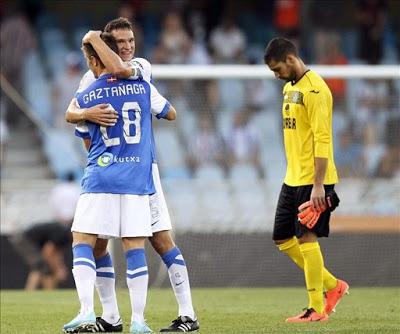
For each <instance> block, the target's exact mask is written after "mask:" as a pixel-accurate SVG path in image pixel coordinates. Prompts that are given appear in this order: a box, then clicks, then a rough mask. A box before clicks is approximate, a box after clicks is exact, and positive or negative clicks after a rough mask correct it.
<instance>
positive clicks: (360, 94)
mask: <svg viewBox="0 0 400 334" xmlns="http://www.w3.org/2000/svg"><path fill="white" fill-rule="evenodd" d="M389 94H390V87H389V84H388V82H387V81H385V80H368V79H364V80H360V81H359V82H357V85H356V89H355V91H354V95H353V96H352V97H354V98H355V99H356V101H357V106H356V108H355V109H354V110H352V115H351V116H352V119H353V123H354V125H355V129H354V130H355V132H356V135H357V136H359V137H364V138H365V134H364V129H365V127H367V126H370V127H373V128H375V130H374V132H375V133H376V136H377V140H378V141H380V142H383V140H384V137H383V134H384V132H385V124H386V119H387V117H388V115H389V108H390V102H391V101H390V95H389ZM370 130H371V129H370ZM370 130H367V131H370ZM367 136H368V135H367Z"/></svg>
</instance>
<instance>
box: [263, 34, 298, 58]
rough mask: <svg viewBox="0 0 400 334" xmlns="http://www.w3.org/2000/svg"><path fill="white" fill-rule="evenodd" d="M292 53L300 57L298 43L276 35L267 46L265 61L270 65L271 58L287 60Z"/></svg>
mask: <svg viewBox="0 0 400 334" xmlns="http://www.w3.org/2000/svg"><path fill="white" fill-rule="evenodd" d="M290 54H291V55H294V56H296V57H298V52H297V48H296V45H294V44H293V43H292V42H291V41H289V40H288V39H286V38H283V37H276V38H274V39H272V40H271V41H270V42H269V43H268V45H267V47H266V48H265V53H264V63H265V64H267V65H268V63H269V62H270V61H271V60H275V61H285V60H286V57H287V56H288V55H290Z"/></svg>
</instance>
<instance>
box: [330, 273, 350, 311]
mask: <svg viewBox="0 0 400 334" xmlns="http://www.w3.org/2000/svg"><path fill="white" fill-rule="evenodd" d="M345 294H349V285H348V284H347V283H346V282H345V281H342V280H340V279H338V280H337V285H336V287H335V288H333V289H332V290H329V291H327V292H325V298H326V299H325V313H326V314H331V313H332V312H335V307H336V306H337V305H338V304H339V302H340V300H341V299H342V298H343V296H344V295H345Z"/></svg>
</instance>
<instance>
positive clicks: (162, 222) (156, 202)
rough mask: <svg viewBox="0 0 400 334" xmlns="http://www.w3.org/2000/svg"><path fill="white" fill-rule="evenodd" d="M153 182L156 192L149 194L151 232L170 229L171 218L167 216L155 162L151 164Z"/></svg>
mask: <svg viewBox="0 0 400 334" xmlns="http://www.w3.org/2000/svg"><path fill="white" fill-rule="evenodd" d="M152 171H153V182H154V186H155V188H156V193H155V194H153V195H151V196H150V209H151V231H152V232H153V233H156V232H159V231H169V230H172V225H171V218H170V216H169V212H168V207H167V203H166V202H165V197H164V192H163V190H162V187H161V181H160V173H159V172H158V166H157V164H154V163H153V165H152Z"/></svg>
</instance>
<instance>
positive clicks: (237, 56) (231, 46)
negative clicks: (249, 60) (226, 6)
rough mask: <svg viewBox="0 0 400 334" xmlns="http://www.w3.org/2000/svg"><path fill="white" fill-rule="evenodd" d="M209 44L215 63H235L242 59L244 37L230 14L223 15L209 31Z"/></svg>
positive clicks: (244, 44) (244, 43)
mask: <svg viewBox="0 0 400 334" xmlns="http://www.w3.org/2000/svg"><path fill="white" fill-rule="evenodd" d="M210 46H211V50H212V54H213V57H214V61H215V62H216V63H220V64H235V63H241V62H243V61H244V50H245V48H246V37H245V35H244V33H243V31H242V30H241V29H240V28H239V27H238V26H237V25H236V24H235V21H234V19H233V17H231V16H225V17H223V18H222V20H221V23H220V25H219V26H217V27H216V28H215V29H213V30H212V31H211V35H210Z"/></svg>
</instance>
